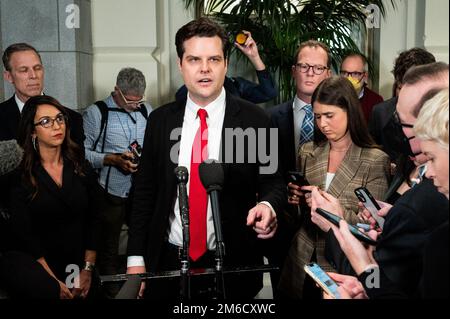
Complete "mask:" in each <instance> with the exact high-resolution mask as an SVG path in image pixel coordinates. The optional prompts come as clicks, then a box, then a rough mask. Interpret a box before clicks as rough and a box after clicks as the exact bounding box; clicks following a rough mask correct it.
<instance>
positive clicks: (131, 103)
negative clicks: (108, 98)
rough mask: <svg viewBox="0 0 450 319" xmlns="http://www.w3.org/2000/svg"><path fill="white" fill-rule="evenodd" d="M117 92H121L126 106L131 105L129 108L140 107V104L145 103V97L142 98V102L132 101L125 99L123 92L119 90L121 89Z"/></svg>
mask: <svg viewBox="0 0 450 319" xmlns="http://www.w3.org/2000/svg"><path fill="white" fill-rule="evenodd" d="M117 90H118V91H119V93H120V96H121V97H122V99H123V100H124V101H125V104H126V105H129V106H139V104H142V103H144V102H145V99H144V97H142V98H141V99H140V100H138V101H130V100H127V98H126V97H125V95H123V93H122V90H121V89H119V88H118V89H117Z"/></svg>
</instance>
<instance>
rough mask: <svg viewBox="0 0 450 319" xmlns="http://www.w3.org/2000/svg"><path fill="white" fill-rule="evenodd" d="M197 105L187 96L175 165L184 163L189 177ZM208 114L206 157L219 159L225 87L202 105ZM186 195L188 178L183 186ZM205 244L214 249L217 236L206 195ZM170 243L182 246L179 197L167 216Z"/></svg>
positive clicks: (197, 119)
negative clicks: (172, 210)
mask: <svg viewBox="0 0 450 319" xmlns="http://www.w3.org/2000/svg"><path fill="white" fill-rule="evenodd" d="M199 109H200V106H198V105H196V104H195V103H194V102H193V101H192V100H191V99H190V97H189V95H188V99H187V103H186V111H185V113H184V119H183V128H182V131H181V141H180V153H179V157H178V166H184V167H186V168H187V169H188V171H189V176H191V174H190V173H191V172H190V170H191V167H190V166H191V154H192V144H193V143H194V139H195V135H196V134H197V131H198V129H199V127H200V117H199V116H198V115H197V112H198V110H199ZM204 109H205V111H206V112H207V113H208V116H207V118H206V123H207V125H208V159H215V160H219V155H220V145H221V138H222V127H223V120H224V118H225V89H222V93H221V94H220V95H219V97H218V98H217V99H215V100H214V101H213V102H211V103H210V104H208V105H207V106H205V107H204ZM186 187H187V190H188V196H189V181H188V183H187V185H186ZM206 221H207V224H206V234H207V235H206V236H207V237H206V246H207V247H208V249H209V250H212V249H215V248H216V240H215V239H216V238H215V234H214V221H213V217H212V210H211V202H210V200H209V197H208V210H207V213H206ZM169 223H170V226H169V230H168V236H169V243H171V244H173V245H176V246H179V247H182V246H183V227H182V224H181V217H180V207H179V204H178V196H177V200H176V201H175V207H174V213H173V214H171V216H170V219H169Z"/></svg>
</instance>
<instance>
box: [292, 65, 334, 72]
mask: <svg viewBox="0 0 450 319" xmlns="http://www.w3.org/2000/svg"><path fill="white" fill-rule="evenodd" d="M311 68H312V70H313V72H314V74H315V75H321V74H322V73H323V72H325V70H327V69H328V67H326V66H323V65H309V64H308V63H297V64H296V65H295V69H296V70H300V72H302V73H308V72H309V69H311Z"/></svg>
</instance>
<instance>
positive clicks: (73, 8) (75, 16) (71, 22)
mask: <svg viewBox="0 0 450 319" xmlns="http://www.w3.org/2000/svg"><path fill="white" fill-rule="evenodd" d="M66 13H68V16H67V17H66V28H67V29H79V28H80V7H79V6H78V5H76V4H73V3H71V4H69V5H67V6H66Z"/></svg>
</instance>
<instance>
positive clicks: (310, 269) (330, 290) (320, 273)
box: [304, 263, 340, 299]
mask: <svg viewBox="0 0 450 319" xmlns="http://www.w3.org/2000/svg"><path fill="white" fill-rule="evenodd" d="M304 269H305V272H306V273H307V274H308V275H309V276H311V278H312V279H313V280H314V281H315V282H316V283H317V284H318V285H319V286H320V288H322V289H323V290H324V291H325V292H326V293H327V294H328V295H330V296H331V297H332V298H334V299H339V298H340V296H339V292H338V290H337V289H338V287H339V286H338V285H337V284H336V282H335V281H334V280H333V279H331V278H330V276H328V274H327V273H326V272H325V271H324V270H323V269H322V268H320V266H319V265H318V264H316V263H310V264H307V265H305V267H304Z"/></svg>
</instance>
